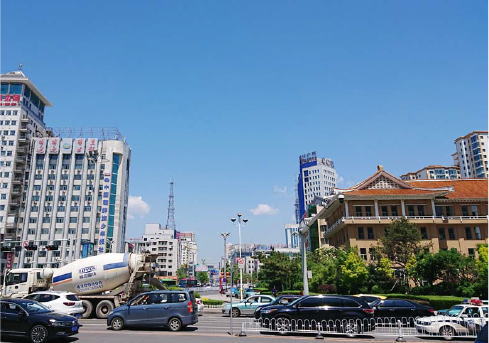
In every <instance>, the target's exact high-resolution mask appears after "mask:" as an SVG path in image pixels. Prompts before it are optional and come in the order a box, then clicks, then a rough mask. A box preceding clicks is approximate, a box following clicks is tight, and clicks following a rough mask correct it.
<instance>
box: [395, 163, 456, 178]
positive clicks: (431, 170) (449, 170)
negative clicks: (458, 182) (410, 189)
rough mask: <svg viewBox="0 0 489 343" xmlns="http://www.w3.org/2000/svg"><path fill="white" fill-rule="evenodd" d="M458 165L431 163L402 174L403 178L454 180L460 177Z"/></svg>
mask: <svg viewBox="0 0 489 343" xmlns="http://www.w3.org/2000/svg"><path fill="white" fill-rule="evenodd" d="M460 178H461V177H460V168H459V167H458V166H440V165H430V166H426V167H424V168H422V169H420V170H418V171H415V172H409V173H406V174H403V175H401V180H454V179H460Z"/></svg>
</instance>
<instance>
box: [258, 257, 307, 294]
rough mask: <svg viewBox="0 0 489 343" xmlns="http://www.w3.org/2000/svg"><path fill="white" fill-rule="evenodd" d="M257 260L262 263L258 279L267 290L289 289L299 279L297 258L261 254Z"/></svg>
mask: <svg viewBox="0 0 489 343" xmlns="http://www.w3.org/2000/svg"><path fill="white" fill-rule="evenodd" d="M258 258H259V259H260V262H261V263H262V266H261V268H260V272H259V274H258V279H259V280H260V281H261V282H262V283H264V284H266V285H267V287H268V288H269V289H273V288H276V289H277V290H278V291H282V290H284V289H291V288H292V287H293V286H294V285H295V284H296V283H297V282H298V281H299V280H300V279H301V273H300V262H299V258H297V257H289V256H288V255H286V254H283V253H279V252H272V253H270V254H269V255H263V254H261V255H259V256H258Z"/></svg>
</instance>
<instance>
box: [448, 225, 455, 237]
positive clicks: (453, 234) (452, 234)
mask: <svg viewBox="0 0 489 343" xmlns="http://www.w3.org/2000/svg"><path fill="white" fill-rule="evenodd" d="M448 239H451V240H454V239H456V238H455V231H454V230H453V227H449V228H448Z"/></svg>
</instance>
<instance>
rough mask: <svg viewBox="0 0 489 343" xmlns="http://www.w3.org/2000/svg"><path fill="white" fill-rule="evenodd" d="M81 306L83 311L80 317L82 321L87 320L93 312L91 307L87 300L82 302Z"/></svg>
mask: <svg viewBox="0 0 489 343" xmlns="http://www.w3.org/2000/svg"><path fill="white" fill-rule="evenodd" d="M82 306H83V309H84V310H85V311H84V312H83V313H82V315H81V317H82V318H83V319H87V318H90V316H91V315H92V312H93V305H92V303H91V302H90V301H88V300H82Z"/></svg>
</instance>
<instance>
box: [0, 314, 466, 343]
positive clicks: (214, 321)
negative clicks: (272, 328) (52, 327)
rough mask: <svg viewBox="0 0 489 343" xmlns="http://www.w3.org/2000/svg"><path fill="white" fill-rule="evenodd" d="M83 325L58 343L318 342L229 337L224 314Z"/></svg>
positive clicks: (379, 340)
mask: <svg viewBox="0 0 489 343" xmlns="http://www.w3.org/2000/svg"><path fill="white" fill-rule="evenodd" d="M244 320H247V319H246V318H233V322H234V325H233V326H234V333H235V334H237V333H239V331H240V329H241V323H242V322H243V321H244ZM80 323H81V324H82V325H83V327H81V328H80V332H79V334H78V335H76V336H74V337H71V338H69V339H65V340H61V341H59V342H66V343H70V342H72V343H75V342H79V343H126V342H127V343H151V342H168V341H170V342H171V343H190V342H192V343H195V342H198V343H214V342H217V343H220V342H226V343H230V342H233V343H234V342H243V343H245V342H246V343H259V342H260V343H261V342H269V343H275V342H276V343H280V342H293V341H297V342H299V341H300V342H302V341H306V342H307V341H309V342H313V341H316V342H317V341H319V340H316V339H315V337H314V335H309V336H307V335H301V336H297V335H294V336H278V335H269V334H260V333H259V332H248V335H247V336H246V337H236V336H231V335H229V334H228V333H227V332H228V331H229V317H223V316H222V315H221V314H220V313H206V314H204V315H203V316H201V317H199V322H198V323H197V324H196V325H195V326H191V327H189V328H186V329H185V330H183V331H180V332H170V331H168V330H165V329H125V330H122V331H112V330H109V329H107V326H106V321H105V320H101V319H85V320H80ZM395 338H396V337H376V338H375V337H372V336H365V337H355V338H348V337H346V336H334V335H330V336H325V337H324V342H328V343H329V342H335V343H336V342H337V343H349V342H350V343H358V342H362V343H370V342H372V343H373V342H375V343H393V342H394V341H395ZM405 339H406V341H407V342H415V343H422V342H427V343H436V342H440V343H441V342H444V341H443V340H442V339H425V338H424V339H421V338H417V337H405ZM2 342H17V341H16V340H2ZM452 342H464V343H467V342H473V339H466V340H454V341H452Z"/></svg>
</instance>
